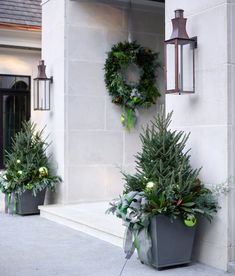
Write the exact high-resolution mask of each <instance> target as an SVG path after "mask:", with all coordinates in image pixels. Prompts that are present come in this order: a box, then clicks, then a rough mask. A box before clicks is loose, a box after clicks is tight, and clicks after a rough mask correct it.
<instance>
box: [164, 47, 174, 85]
mask: <svg viewBox="0 0 235 276" xmlns="http://www.w3.org/2000/svg"><path fill="white" fill-rule="evenodd" d="M166 68H167V71H166V79H167V83H166V86H167V87H166V88H167V90H175V44H166Z"/></svg>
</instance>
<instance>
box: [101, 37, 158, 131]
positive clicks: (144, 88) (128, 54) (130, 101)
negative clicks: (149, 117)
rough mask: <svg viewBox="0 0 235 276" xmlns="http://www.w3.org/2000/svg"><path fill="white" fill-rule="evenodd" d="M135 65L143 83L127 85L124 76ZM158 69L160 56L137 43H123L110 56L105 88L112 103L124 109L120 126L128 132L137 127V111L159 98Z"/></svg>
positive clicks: (116, 46)
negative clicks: (157, 85)
mask: <svg viewBox="0 0 235 276" xmlns="http://www.w3.org/2000/svg"><path fill="white" fill-rule="evenodd" d="M132 64H135V65H137V66H138V67H139V68H140V72H141V73H140V79H139V82H138V83H129V84H128V83H127V82H126V80H125V77H124V72H125V70H127V68H128V67H129V66H130V65H132ZM159 67H160V63H159V60H158V53H153V52H152V51H151V50H150V49H148V48H144V47H141V46H140V45H138V44H137V43H136V42H123V43H122V42H120V43H118V44H116V45H114V46H113V47H112V49H111V51H110V52H109V53H108V58H107V60H106V62H105V67H104V70H105V84H106V87H107V89H108V92H109V95H110V96H111V97H112V102H113V103H115V104H117V105H120V106H121V107H123V113H122V115H121V122H122V124H123V125H125V126H126V128H127V129H128V130H130V129H131V128H132V127H134V125H135V123H136V119H137V116H138V112H137V107H141V106H142V107H149V106H150V105H151V104H154V103H155V100H156V98H157V97H159V96H160V93H159V91H158V89H157V87H156V84H155V82H156V70H157V69H158V68H159Z"/></svg>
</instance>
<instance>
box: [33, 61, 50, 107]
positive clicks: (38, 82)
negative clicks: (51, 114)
mask: <svg viewBox="0 0 235 276" xmlns="http://www.w3.org/2000/svg"><path fill="white" fill-rule="evenodd" d="M52 81H53V78H52V77H51V78H48V77H47V76H46V66H45V64H44V60H40V62H39V65H38V76H37V78H35V79H34V110H50V84H51V83H52Z"/></svg>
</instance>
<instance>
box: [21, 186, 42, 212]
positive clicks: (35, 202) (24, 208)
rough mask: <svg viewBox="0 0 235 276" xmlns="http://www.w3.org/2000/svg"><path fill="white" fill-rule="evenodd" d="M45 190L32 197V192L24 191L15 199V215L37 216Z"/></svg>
mask: <svg viewBox="0 0 235 276" xmlns="http://www.w3.org/2000/svg"><path fill="white" fill-rule="evenodd" d="M45 194H46V190H44V191H41V192H38V193H37V195H36V196H33V194H32V191H26V192H24V193H23V194H21V195H19V196H18V197H17V202H16V213H17V214H18V215H33V214H39V213H40V211H39V209H38V206H39V205H43V203H44V199H45Z"/></svg>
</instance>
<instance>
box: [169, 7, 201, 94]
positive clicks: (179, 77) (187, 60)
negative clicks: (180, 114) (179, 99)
mask: <svg viewBox="0 0 235 276" xmlns="http://www.w3.org/2000/svg"><path fill="white" fill-rule="evenodd" d="M171 21H172V25H173V31H172V34H171V37H170V39H168V40H166V41H165V84H166V94H170V93H177V94H183V93H185V94H187V93H194V92H195V57H194V55H195V53H194V52H195V49H196V48H197V37H193V38H189V36H188V34H187V31H186V21H187V18H184V10H176V11H175V18H173V19H172V20H171Z"/></svg>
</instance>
